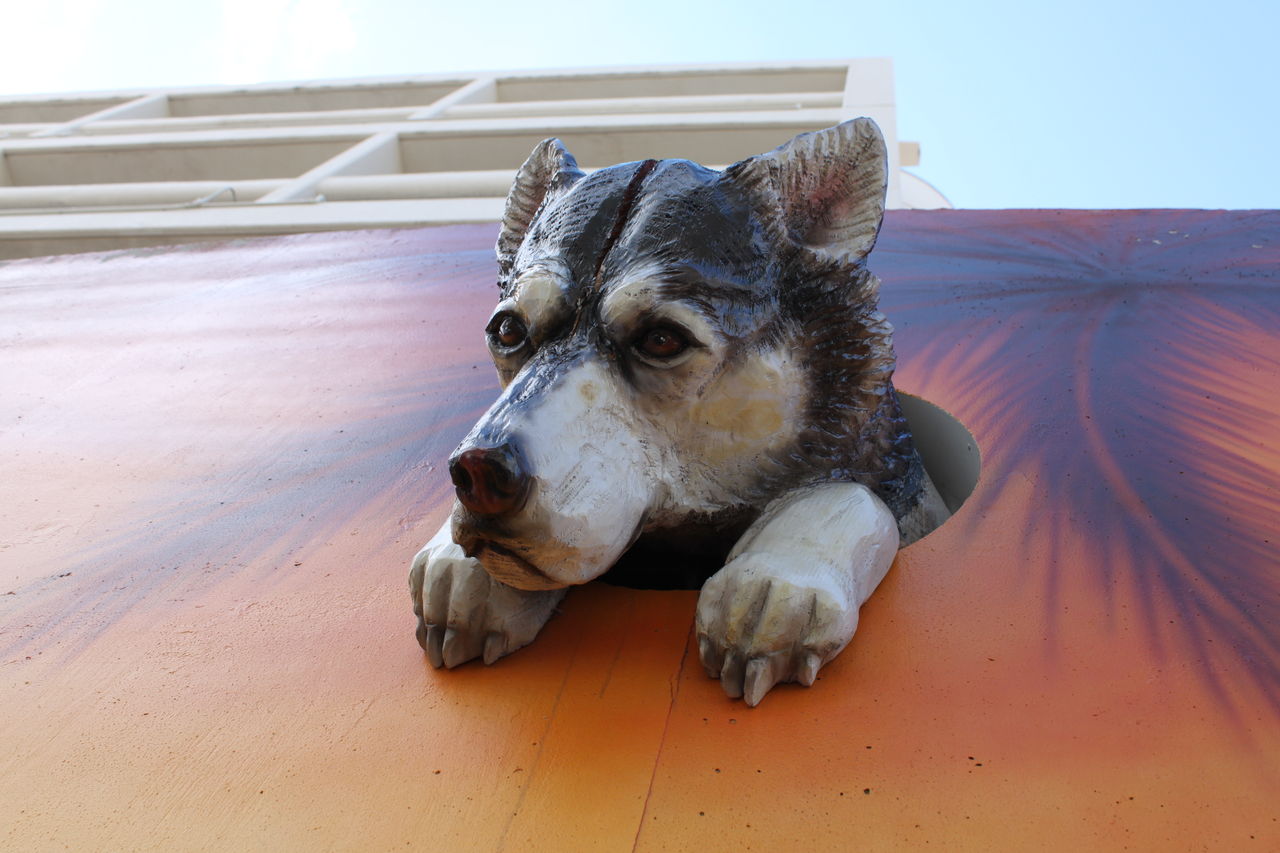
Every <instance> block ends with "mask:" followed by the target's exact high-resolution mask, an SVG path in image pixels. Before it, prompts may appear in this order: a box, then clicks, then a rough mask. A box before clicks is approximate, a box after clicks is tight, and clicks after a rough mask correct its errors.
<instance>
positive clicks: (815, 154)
mask: <svg viewBox="0 0 1280 853" xmlns="http://www.w3.org/2000/svg"><path fill="white" fill-rule="evenodd" d="M888 161H889V158H888V154H887V152H886V151H885V145H884V137H883V136H882V135H881V134H880V128H879V127H877V126H876V123H875V122H874V121H872V120H871V119H869V118H859V119H854V120H853V121H847V122H845V123H844V124H839V125H836V126H835V127H830V128H827V129H826V130H819V131H816V132H814V133H803V134H801V135H799V136H797V137H796V138H794V139H792V140H791V141H790V142H788V143H786V144H785V145H782V146H780V147H778V148H775V149H774V150H772V151H770V152H769V153H767V154H761V155H759V156H756V157H752V158H750V159H747V160H743V161H742V162H740V163H735V164H734V165H732V166H730V167H729V168H728V169H726V170H725V177H726V178H727V179H728V180H730V181H732V182H734V183H735V184H737V185H738V186H740V187H742V188H743V189H746V190H748V191H749V192H751V193H752V194H753V195H754V196H755V197H756V200H757V202H758V203H759V204H760V207H761V209H762V211H764V212H765V216H766V220H767V221H770V222H771V224H772V226H773V229H775V230H776V231H778V232H780V233H775V237H776V238H780V239H783V240H786V241H788V242H790V243H792V244H795V245H797V246H800V247H803V248H805V249H808V250H809V251H812V252H813V253H814V254H816V255H817V256H818V257H819V258H821V259H823V260H833V261H836V262H839V263H844V264H856V263H859V262H861V261H862V260H863V259H864V258H866V256H867V253H869V252H870V251H871V248H872V247H873V246H875V244H876V236H877V235H878V234H879V233H880V222H881V220H883V219H884V199H885V190H886V188H887V186H888V178H889V171H888Z"/></svg>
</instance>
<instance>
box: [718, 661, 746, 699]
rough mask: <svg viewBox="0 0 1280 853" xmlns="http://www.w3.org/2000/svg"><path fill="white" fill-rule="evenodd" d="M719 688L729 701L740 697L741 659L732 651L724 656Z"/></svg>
mask: <svg viewBox="0 0 1280 853" xmlns="http://www.w3.org/2000/svg"><path fill="white" fill-rule="evenodd" d="M720 686H721V687H723V688H724V692H725V695H726V696H728V697H729V698H730V699H738V698H741V696H742V658H741V657H740V656H739V655H738V654H737V653H736V652H734V651H730V652H729V653H728V654H726V655H725V656H724V666H723V667H722V668H721V669H720Z"/></svg>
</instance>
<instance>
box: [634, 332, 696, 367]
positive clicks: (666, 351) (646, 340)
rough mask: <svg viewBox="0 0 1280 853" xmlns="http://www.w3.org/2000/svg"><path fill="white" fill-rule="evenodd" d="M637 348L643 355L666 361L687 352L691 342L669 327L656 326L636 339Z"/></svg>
mask: <svg viewBox="0 0 1280 853" xmlns="http://www.w3.org/2000/svg"><path fill="white" fill-rule="evenodd" d="M635 348H636V351H637V352H639V353H640V354H641V355H647V356H648V357H649V358H655V359H658V360H659V361H666V360H668V359H672V358H675V357H676V356H678V355H679V354H680V353H682V352H684V351H685V350H687V349H688V348H689V341H688V340H687V339H686V338H685V336H684V335H682V334H680V333H679V332H677V331H676V330H675V329H672V328H670V327H669V326H655V327H654V328H652V329H649V330H648V331H646V332H644V333H643V334H641V335H640V337H639V338H638V339H636V343H635Z"/></svg>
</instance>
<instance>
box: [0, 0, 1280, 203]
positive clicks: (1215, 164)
mask: <svg viewBox="0 0 1280 853" xmlns="http://www.w3.org/2000/svg"><path fill="white" fill-rule="evenodd" d="M0 3H2V4H3V6H4V14H3V15H2V16H0V20H3V28H2V29H0V95H4V94H28V93H35V92H68V91H85V90H111V89H132V88H146V87H161V86H174V85H208V84H238V83H257V82H266V81H280V80H305V79H315V78H335V77H363V76H386V75H407V74H427V73H447V72H453V71H476V70H508V69H510V70H524V69H540V68H577V67H592V66H618V65H639V64H671V63H698V62H744V61H745V62H749V61H753V60H756V61H770V62H773V61H786V60H799V59H805V60H807V59H843V58H850V57H864V56H887V57H891V58H892V59H893V61H894V72H895V81H896V90H897V104H898V135H899V138H900V139H903V140H913V141H918V142H919V143H920V144H921V150H922V159H921V163H920V165H919V166H918V167H916V168H913V169H912V170H911V171H913V172H915V173H916V174H918V175H919V176H921V177H922V178H924V179H926V180H928V181H929V182H930V183H932V184H934V185H935V186H936V187H938V188H939V189H940V190H941V191H942V192H943V193H944V194H945V195H946V196H947V197H948V198H949V199H950V200H951V201H952V202H953V203H954V204H955V206H956V207H969V208H1004V207H1075V208H1135V207H1136V208H1144V207H1202V208H1237V209H1239V208H1277V207H1280V163H1278V159H1277V156H1276V151H1277V147H1280V49H1278V48H1277V47H1276V42H1277V38H1278V37H1280V3H1275V2H1270V0H1217V2H1214V3H1205V2H1201V0H1198V1H1197V2H1187V0H1166V2H1162V3H1157V2H1145V0H1110V1H1109V2H1107V0H1075V2H1037V0H1022V2H1007V1H1006V0H968V2H963V0H951V2H936V0H914V2H910V3H907V2H893V0H880V1H879V2H864V0H845V2H837V0H818V2H803V0H790V1H789V2H788V0H771V2H766V0H738V2H732V3H730V2H723V3H722V2H715V3H712V2H699V0H645V2H635V3H622V2H615V3H610V2H604V0H595V2H583V0H558V2H545V1H544V2H542V3H534V2H528V1H527V0H525V2H509V1H508V0H471V2H467V0H450V2H447V3H445V2H440V0H420V2H412V0H183V2H174V1H173V0H0Z"/></svg>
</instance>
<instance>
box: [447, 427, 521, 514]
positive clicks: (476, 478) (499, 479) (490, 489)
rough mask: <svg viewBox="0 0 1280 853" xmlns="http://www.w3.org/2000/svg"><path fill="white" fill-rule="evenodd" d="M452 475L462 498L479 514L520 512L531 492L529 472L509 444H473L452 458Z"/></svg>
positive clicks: (450, 465) (469, 507) (450, 467)
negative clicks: (489, 445)
mask: <svg viewBox="0 0 1280 853" xmlns="http://www.w3.org/2000/svg"><path fill="white" fill-rule="evenodd" d="M449 476H450V477H452V478H453V485H454V486H456V487H457V492H458V500H460V501H461V502H462V505H463V506H465V507H466V508H467V509H469V510H471V511H472V512H474V513H475V514H477V515H488V516H501V515H511V514H513V513H516V512H519V511H520V508H521V507H523V506H524V502H525V499H526V498H527V497H528V496H529V475H528V474H526V473H525V470H524V467H523V466H522V465H521V464H520V457H519V456H517V455H516V452H515V449H514V448H513V447H511V445H509V444H503V445H500V446H498V447H469V448H467V449H465V450H461V451H459V452H457V453H455V454H454V455H453V458H452V459H450V460H449Z"/></svg>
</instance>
